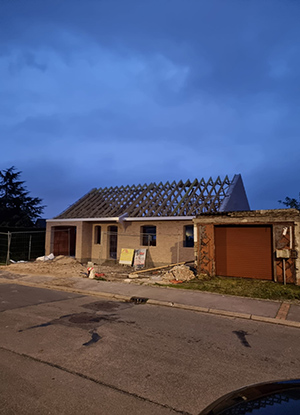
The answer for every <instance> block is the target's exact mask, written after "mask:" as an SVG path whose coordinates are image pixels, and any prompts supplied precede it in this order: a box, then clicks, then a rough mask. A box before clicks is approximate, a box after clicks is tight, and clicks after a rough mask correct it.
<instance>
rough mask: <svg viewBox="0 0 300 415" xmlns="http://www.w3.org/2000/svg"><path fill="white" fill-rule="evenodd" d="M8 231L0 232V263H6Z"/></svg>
mask: <svg viewBox="0 0 300 415" xmlns="http://www.w3.org/2000/svg"><path fill="white" fill-rule="evenodd" d="M8 237H9V236H8V233H7V232H0V264H6V260H7V253H8Z"/></svg>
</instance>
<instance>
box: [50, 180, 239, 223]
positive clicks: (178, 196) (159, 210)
mask: <svg viewBox="0 0 300 415" xmlns="http://www.w3.org/2000/svg"><path fill="white" fill-rule="evenodd" d="M231 183H232V181H231V180H230V179H229V178H228V176H226V177H225V178H224V179H223V180H222V179H221V178H220V177H218V178H217V179H216V180H213V179H212V178H211V177H210V178H209V180H208V181H205V180H204V179H201V180H197V179H195V180H194V181H193V182H191V181H189V180H188V181H186V182H185V183H184V182H183V181H182V180H180V181H179V182H178V183H176V182H175V181H173V182H171V183H169V182H167V183H165V184H163V183H162V182H160V183H159V184H156V183H151V184H150V185H146V184H144V185H140V184H139V185H133V186H121V187H117V186H116V187H109V188H108V187H105V188H103V189H101V188H100V189H93V190H92V191H91V192H90V193H88V194H87V195H85V196H84V197H83V198H81V199H80V200H79V201H78V202H76V203H75V204H74V205H72V206H71V207H70V208H68V209H67V210H65V211H64V212H63V213H62V214H61V215H59V216H58V217H57V218H58V219H60V218H61V219H67V218H104V217H119V216H121V215H123V214H125V213H127V214H128V217H160V216H161V217H165V216H172V217H173V216H194V215H198V214H200V213H206V212H218V211H219V209H220V206H221V204H222V202H223V200H224V198H225V196H226V193H227V191H228V188H229V186H230V184H231Z"/></svg>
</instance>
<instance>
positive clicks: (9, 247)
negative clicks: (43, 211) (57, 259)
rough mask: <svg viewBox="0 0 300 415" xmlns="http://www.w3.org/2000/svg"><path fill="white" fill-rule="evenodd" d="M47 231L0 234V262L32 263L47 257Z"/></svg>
mask: <svg viewBox="0 0 300 415" xmlns="http://www.w3.org/2000/svg"><path fill="white" fill-rule="evenodd" d="M45 235H46V231H44V230H43V231H29V232H26V231H25V232H6V233H0V262H1V263H6V264H8V263H9V262H10V260H12V261H30V260H34V259H36V258H37V257H39V256H43V255H45Z"/></svg>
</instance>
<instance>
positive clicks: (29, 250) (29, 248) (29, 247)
mask: <svg viewBox="0 0 300 415" xmlns="http://www.w3.org/2000/svg"><path fill="white" fill-rule="evenodd" d="M31 239H32V235H31V234H30V235H29V246H28V261H30V255H31Z"/></svg>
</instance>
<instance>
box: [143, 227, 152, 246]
mask: <svg viewBox="0 0 300 415" xmlns="http://www.w3.org/2000/svg"><path fill="white" fill-rule="evenodd" d="M141 240H142V245H143V246H156V226H142V227H141Z"/></svg>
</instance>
